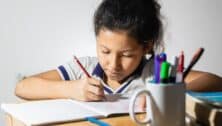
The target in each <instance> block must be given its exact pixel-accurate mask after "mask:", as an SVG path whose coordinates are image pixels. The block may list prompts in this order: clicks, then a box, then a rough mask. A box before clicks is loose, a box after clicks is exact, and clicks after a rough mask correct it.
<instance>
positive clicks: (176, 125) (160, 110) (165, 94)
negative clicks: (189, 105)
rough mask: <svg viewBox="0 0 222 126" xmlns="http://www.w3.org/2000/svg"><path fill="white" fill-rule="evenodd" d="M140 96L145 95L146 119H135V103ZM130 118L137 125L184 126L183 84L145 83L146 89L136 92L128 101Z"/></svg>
mask: <svg viewBox="0 0 222 126" xmlns="http://www.w3.org/2000/svg"><path fill="white" fill-rule="evenodd" d="M141 94H145V95H146V118H145V120H143V121H140V120H138V119H137V118H136V117H135V112H134V108H135V102H136V99H137V97H138V96H140V95H141ZM129 112H130V117H131V118H132V120H133V121H135V122H136V123H137V124H139V125H146V124H149V125H150V126H185V84H184V83H176V84H175V83H167V84H155V83H147V84H146V88H144V89H140V90H138V91H136V92H135V93H134V94H133V95H132V97H131V100H130V106H129Z"/></svg>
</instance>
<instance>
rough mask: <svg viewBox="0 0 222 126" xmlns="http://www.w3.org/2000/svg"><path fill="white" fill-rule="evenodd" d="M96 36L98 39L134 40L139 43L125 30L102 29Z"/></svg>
mask: <svg viewBox="0 0 222 126" xmlns="http://www.w3.org/2000/svg"><path fill="white" fill-rule="evenodd" d="M96 38H97V41H119V42H134V43H135V44H136V43H137V44H138V42H137V40H136V39H135V38H133V37H131V36H129V35H128V33H127V31H124V30H109V29H101V30H100V32H99V34H98V35H97V36H96Z"/></svg>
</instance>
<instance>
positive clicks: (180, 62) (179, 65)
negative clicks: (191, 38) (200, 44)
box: [176, 51, 184, 83]
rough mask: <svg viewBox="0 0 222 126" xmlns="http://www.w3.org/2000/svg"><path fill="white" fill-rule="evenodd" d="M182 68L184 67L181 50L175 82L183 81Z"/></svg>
mask: <svg viewBox="0 0 222 126" xmlns="http://www.w3.org/2000/svg"><path fill="white" fill-rule="evenodd" d="M183 69H184V52H183V51H182V52H181V54H180V56H179V61H178V66H177V74H176V83H181V82H183Z"/></svg>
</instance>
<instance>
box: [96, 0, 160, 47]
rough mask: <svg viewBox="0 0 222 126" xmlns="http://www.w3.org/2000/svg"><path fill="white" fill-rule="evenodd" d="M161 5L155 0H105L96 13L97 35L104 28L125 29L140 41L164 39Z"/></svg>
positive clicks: (157, 41)
mask: <svg viewBox="0 0 222 126" xmlns="http://www.w3.org/2000/svg"><path fill="white" fill-rule="evenodd" d="M160 8H161V7H160V5H159V3H158V2H157V1H155V0H103V1H102V3H101V4H100V5H99V7H98V8H97V10H96V11H95V14H94V30H95V34H96V36H97V35H98V34H99V31H100V30H101V29H103V28H106V29H109V30H124V31H127V32H128V35H129V36H131V37H134V38H135V39H136V40H138V42H139V43H141V44H144V42H150V41H152V42H154V44H155V45H156V46H158V45H159V44H160V42H161V41H162V34H163V31H162V30H163V28H162V22H161V20H160Z"/></svg>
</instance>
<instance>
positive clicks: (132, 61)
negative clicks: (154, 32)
mask: <svg viewBox="0 0 222 126" xmlns="http://www.w3.org/2000/svg"><path fill="white" fill-rule="evenodd" d="M96 39H97V56H98V59H99V63H100V65H101V67H102V68H103V70H104V72H105V74H106V77H107V80H112V81H117V82H122V81H123V80H124V79H125V78H126V77H127V76H129V75H130V74H131V73H133V72H134V71H135V70H136V68H137V67H138V65H139V64H140V62H141V59H142V57H143V56H144V55H145V54H146V52H147V51H148V50H147V48H145V47H144V46H142V45H141V44H139V43H138V42H137V40H136V39H134V38H132V37H129V36H128V35H127V33H126V32H124V31H120V30H119V31H111V30H108V29H102V30H100V32H99V34H98V35H97V37H96Z"/></svg>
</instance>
